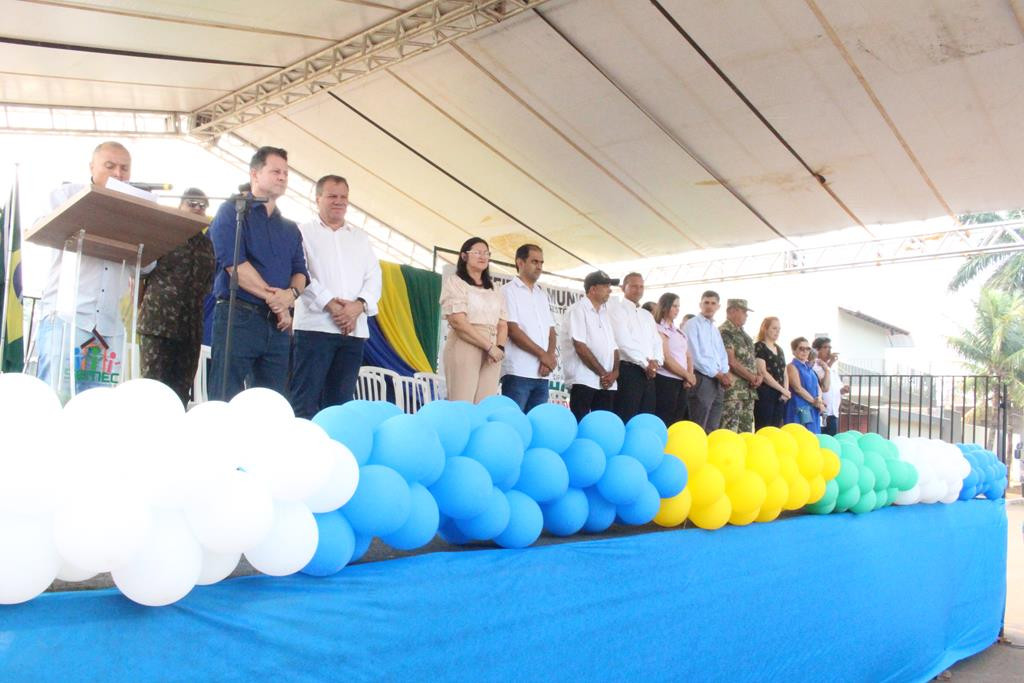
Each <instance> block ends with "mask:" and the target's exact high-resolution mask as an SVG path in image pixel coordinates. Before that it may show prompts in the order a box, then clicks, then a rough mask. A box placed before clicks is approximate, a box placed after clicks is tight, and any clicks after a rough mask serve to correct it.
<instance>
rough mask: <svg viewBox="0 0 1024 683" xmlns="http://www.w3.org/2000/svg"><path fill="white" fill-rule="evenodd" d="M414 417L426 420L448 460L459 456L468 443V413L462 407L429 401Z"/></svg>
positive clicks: (449, 402) (450, 402)
mask: <svg viewBox="0 0 1024 683" xmlns="http://www.w3.org/2000/svg"><path fill="white" fill-rule="evenodd" d="M416 417H418V418H419V419H421V420H426V421H427V422H428V423H429V424H430V426H431V427H433V428H434V431H435V432H437V436H438V438H439V439H440V440H441V446H442V447H443V448H444V453H445V455H446V456H448V457H449V458H450V457H452V456H453V455H459V454H461V453H462V451H463V449H465V448H466V443H467V442H468V441H469V413H468V411H467V410H466V409H465V407H464V406H461V405H459V404H458V403H455V402H453V401H431V402H430V403H426V404H424V405H423V407H422V408H420V409H419V410H418V411H416Z"/></svg>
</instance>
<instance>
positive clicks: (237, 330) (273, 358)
mask: <svg viewBox="0 0 1024 683" xmlns="http://www.w3.org/2000/svg"><path fill="white" fill-rule="evenodd" d="M231 326H232V330H231V349H230V353H231V357H230V358H227V357H226V356H225V354H224V351H225V349H224V342H225V339H226V338H227V330H228V302H227V301H223V300H222V301H218V302H217V307H216V308H215V309H214V311H213V349H212V356H213V367H212V368H211V373H210V377H209V386H210V392H209V393H210V398H211V399H220V400H222V401H230V400H231V399H232V398H233V397H234V396H235V394H237V393H239V392H240V391H242V389H244V388H245V379H246V377H247V376H248V375H250V374H251V375H252V386H254V387H264V388H266V389H273V390H274V391H276V392H278V393H279V394H281V395H283V396H287V395H288V357H289V354H290V351H291V338H290V337H289V336H288V333H287V332H281V331H280V330H278V329H277V317H276V316H274V315H273V314H271V313H270V309H266V311H265V312H264V311H261V310H260V309H259V307H257V306H254V305H252V304H248V303H247V304H246V305H237V304H236V306H235V314H234V319H233V320H232V321H231ZM225 365H227V368H228V380H227V386H221V384H222V378H223V376H224V374H223V373H224V366H225Z"/></svg>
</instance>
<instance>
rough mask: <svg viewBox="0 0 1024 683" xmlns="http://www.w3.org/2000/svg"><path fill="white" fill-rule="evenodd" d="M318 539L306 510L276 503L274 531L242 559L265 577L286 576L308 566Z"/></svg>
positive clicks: (281, 502)
mask: <svg viewBox="0 0 1024 683" xmlns="http://www.w3.org/2000/svg"><path fill="white" fill-rule="evenodd" d="M319 539H320V534H319V531H318V530H317V526H316V520H315V519H314V518H313V513H312V512H310V511H309V508H308V507H306V506H305V505H303V504H302V503H294V502H288V501H276V502H275V503H274V527H273V529H272V530H271V532H270V534H269V535H268V536H267V537H266V539H264V541H263V542H262V543H260V544H259V545H257V546H255V547H252V548H249V549H248V550H246V551H245V558H246V559H247V560H249V564H251V565H252V566H253V567H255V568H256V569H258V570H259V571H261V572H263V573H264V574H269V575H270V576H287V575H289V574H294V573H295V572H297V571H299V570H300V569H302V568H303V567H305V566H306V565H307V564H309V561H310V560H311V559H313V554H314V553H315V552H316V545H317V543H318V541H319Z"/></svg>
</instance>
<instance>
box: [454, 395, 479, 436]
mask: <svg viewBox="0 0 1024 683" xmlns="http://www.w3.org/2000/svg"><path fill="white" fill-rule="evenodd" d="M452 403H454V404H455V405H457V406H459V408H461V409H462V411H463V413H464V414H465V415H466V419H468V420H469V431H470V432H472V431H473V430H474V429H476V428H477V427H479V426H480V425H482V424H483V423H484V422H487V411H486V410H482V409H481V408H480V406H478V405H474V404H473V403H470V402H469V401H452Z"/></svg>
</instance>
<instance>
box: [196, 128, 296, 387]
mask: <svg viewBox="0 0 1024 683" xmlns="http://www.w3.org/2000/svg"><path fill="white" fill-rule="evenodd" d="M249 182H250V184H251V185H252V194H253V195H254V196H257V197H267V198H268V201H267V203H266V204H253V205H252V206H250V207H249V209H248V210H247V212H246V214H245V216H244V217H243V220H244V222H243V224H242V234H241V241H240V244H239V249H238V263H237V264H236V263H235V261H234V252H235V204H234V202H231V201H228V202H225V203H224V204H222V205H221V207H220V209H219V210H218V211H217V215H216V217H215V218H214V219H213V222H212V223H211V224H210V239H211V240H213V249H214V252H215V254H216V256H217V275H216V278H215V279H214V283H213V295H214V296H215V297H216V299H217V304H216V307H215V308H214V312H213V349H212V355H213V367H212V368H211V376H210V378H209V384H210V392H209V393H210V398H213V399H221V400H225V401H227V400H230V399H231V398H232V397H233V396H234V395H235V394H237V393H238V392H240V391H241V390H242V389H243V386H244V383H245V379H246V377H247V376H249V375H250V374H251V376H252V380H253V381H252V386H257V387H265V388H267V389H273V390H274V391H277V392H279V393H281V394H286V390H287V385H288V357H289V350H290V345H291V340H290V337H289V332H290V330H291V325H292V317H291V308H292V306H293V305H294V304H295V300H296V299H298V298H299V295H300V294H302V290H303V289H305V288H306V285H307V284H308V282H309V274H308V273H307V271H306V259H305V256H303V253H302V235H301V233H299V228H298V226H297V225H296V224H295V223H294V221H290V220H288V219H287V218H285V217H283V216H282V215H281V212H280V211H279V210H278V209H277V206H276V202H277V199H278V198H279V197H281V196H282V195H283V194H284V193H285V189H287V187H288V153H287V152H286V151H285V150H283V149H279V148H276V147H260V148H259V149H258V150H257V151H256V154H254V155H253V157H252V161H251V162H250V163H249ZM236 267H237V269H238V295H237V299H236V300H235V312H234V316H233V319H232V324H231V348H230V349H225V346H224V342H225V338H226V337H227V329H228V298H229V296H230V290H229V283H230V277H231V272H232V270H234V269H235V268H236ZM226 350H227V351H229V352H230V357H228V356H227V354H225V351H226ZM225 366H226V367H227V385H226V386H222V384H223V377H224V368H225Z"/></svg>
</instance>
